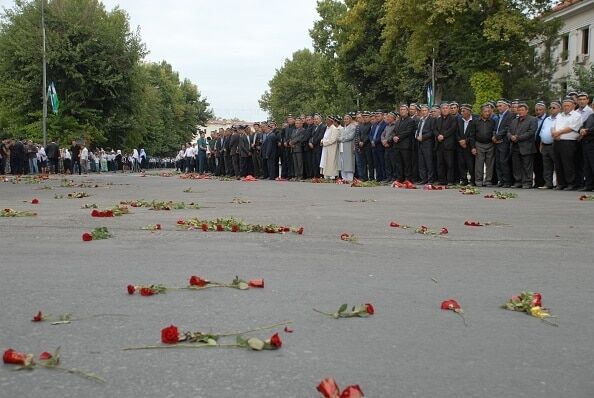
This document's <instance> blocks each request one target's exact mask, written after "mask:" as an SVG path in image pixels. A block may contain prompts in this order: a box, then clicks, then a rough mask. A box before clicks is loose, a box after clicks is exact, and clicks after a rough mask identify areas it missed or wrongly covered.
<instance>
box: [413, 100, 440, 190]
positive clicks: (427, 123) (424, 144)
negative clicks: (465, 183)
mask: <svg viewBox="0 0 594 398" xmlns="http://www.w3.org/2000/svg"><path fill="white" fill-rule="evenodd" d="M434 123H435V120H434V119H433V118H432V117H430V116H429V106H427V105H421V115H420V119H419V122H418V127H417V130H416V132H415V141H417V145H418V157H419V160H418V165H419V179H420V181H421V184H427V183H430V184H433V183H434V182H435V175H434V174H433V141H434V139H435V138H434V137H433V124H434Z"/></svg>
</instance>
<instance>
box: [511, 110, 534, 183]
mask: <svg viewBox="0 0 594 398" xmlns="http://www.w3.org/2000/svg"><path fill="white" fill-rule="evenodd" d="M537 129H538V120H537V119H536V118H535V117H534V116H530V115H528V105H526V103H524V102H520V103H519V104H518V117H517V118H516V119H514V120H512V122H511V124H510V127H509V130H508V133H507V138H508V139H509V141H510V142H511V156H512V165H513V173H514V180H515V181H516V185H515V187H516V188H524V189H530V188H532V175H533V172H534V154H535V153H536V146H535V144H534V140H535V134H536V130H537Z"/></svg>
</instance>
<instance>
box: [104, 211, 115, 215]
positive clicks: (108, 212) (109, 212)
mask: <svg viewBox="0 0 594 398" xmlns="http://www.w3.org/2000/svg"><path fill="white" fill-rule="evenodd" d="M104 216H105V217H113V211H111V210H105V213H104Z"/></svg>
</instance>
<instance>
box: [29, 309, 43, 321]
mask: <svg viewBox="0 0 594 398" xmlns="http://www.w3.org/2000/svg"><path fill="white" fill-rule="evenodd" d="M31 321H32V322H41V321H43V314H42V313H41V311H39V312H38V313H37V315H35V316H34V317H33V319H31Z"/></svg>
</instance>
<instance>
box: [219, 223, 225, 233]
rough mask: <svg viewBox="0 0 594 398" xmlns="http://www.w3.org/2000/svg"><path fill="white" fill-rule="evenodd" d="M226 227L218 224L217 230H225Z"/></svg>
mask: <svg viewBox="0 0 594 398" xmlns="http://www.w3.org/2000/svg"><path fill="white" fill-rule="evenodd" d="M224 230H225V229H224V228H223V226H222V225H221V224H217V232H223V231H224Z"/></svg>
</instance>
